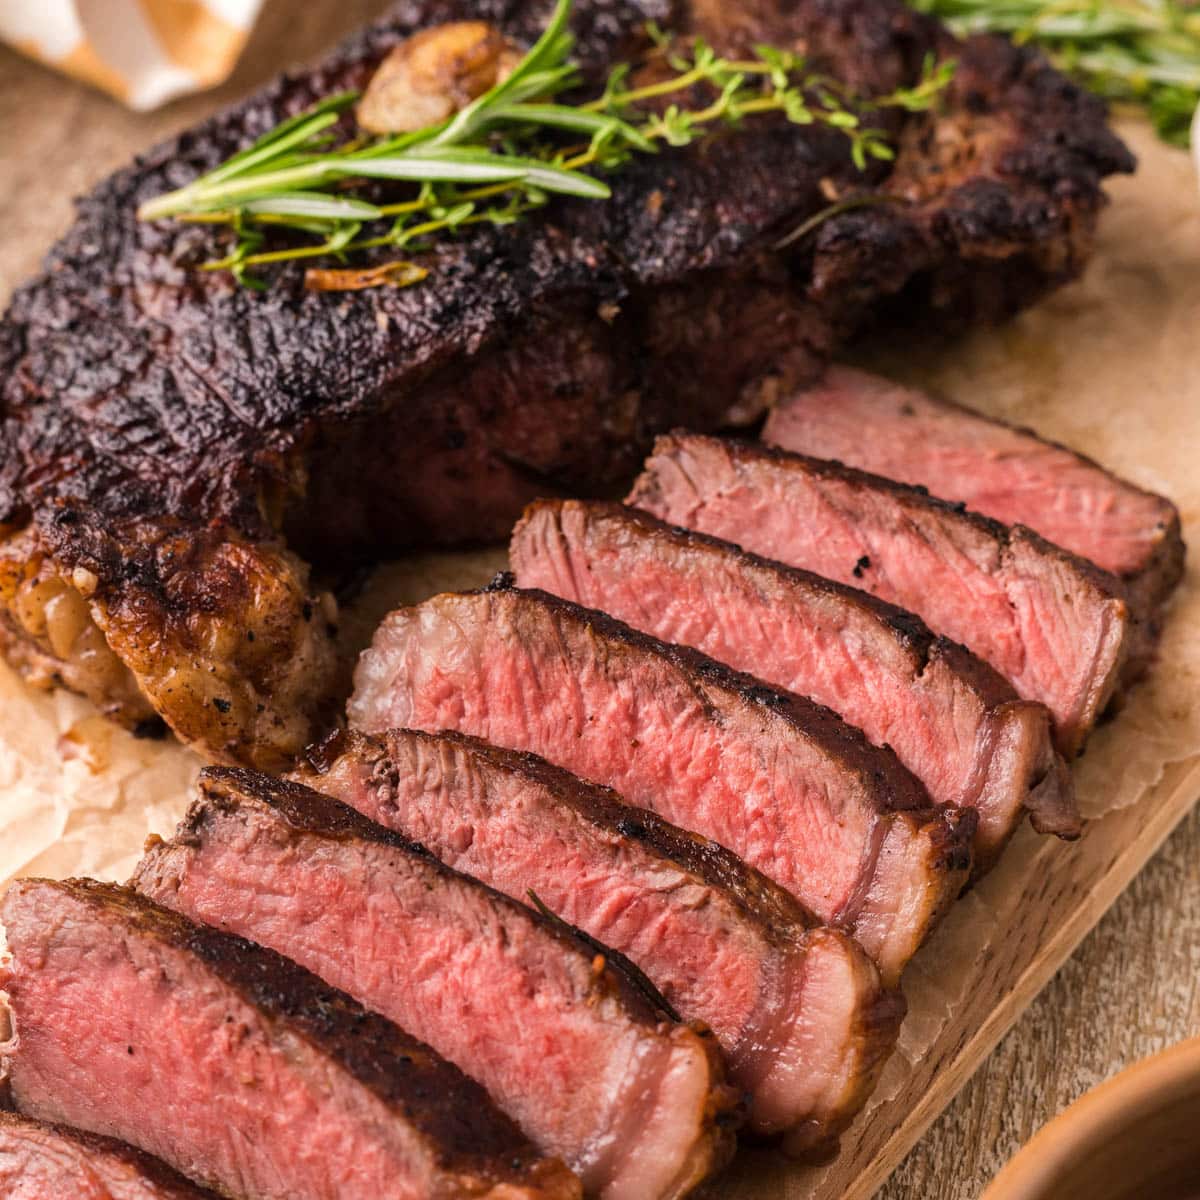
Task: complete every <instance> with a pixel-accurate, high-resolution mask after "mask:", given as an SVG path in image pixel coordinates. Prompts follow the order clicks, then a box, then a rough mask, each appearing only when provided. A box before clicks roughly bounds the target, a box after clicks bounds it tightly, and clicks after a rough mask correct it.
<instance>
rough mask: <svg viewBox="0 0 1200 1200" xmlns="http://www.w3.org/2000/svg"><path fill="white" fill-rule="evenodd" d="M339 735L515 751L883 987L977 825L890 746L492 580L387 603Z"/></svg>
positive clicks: (936, 903)
mask: <svg viewBox="0 0 1200 1200" xmlns="http://www.w3.org/2000/svg"><path fill="white" fill-rule="evenodd" d="M355 684H356V687H355V693H354V696H353V697H352V699H351V701H350V706H349V716H350V722H351V725H353V726H355V727H357V728H359V729H362V730H365V731H367V732H375V733H378V732H382V731H384V730H387V729H391V728H409V727H411V728H414V729H426V730H438V729H457V730H459V731H460V732H463V733H470V734H474V735H476V736H478V737H483V738H486V739H487V740H488V741H491V742H495V743H497V744H498V745H501V746H508V747H511V748H513V749H518V750H529V751H532V752H533V753H536V754H541V755H543V756H545V757H546V758H549V759H550V760H551V761H552V762H557V763H558V765H560V766H563V767H566V768H567V769H568V770H571V771H574V772H575V773H576V774H577V775H581V776H583V777H584V778H585V779H592V780H595V781H596V782H599V783H604V784H608V785H610V786H612V787H615V788H616V789H617V790H618V791H619V792H620V793H621V794H622V795H623V796H624V797H625V798H626V799H627V800H628V801H630V802H631V803H633V804H636V805H638V806H639V807H642V808H648V809H651V810H652V811H654V812H656V813H658V814H659V815H660V816H662V817H664V818H665V819H666V820H668V821H671V822H673V823H674V824H676V825H682V826H683V827H684V828H686V829H691V830H694V831H695V832H697V833H700V834H703V835H704V836H705V837H710V838H712V839H713V840H714V841H717V842H720V843H721V844H722V845H723V846H727V847H728V848H729V849H731V850H733V851H734V852H735V853H736V854H739V855H741V857H742V858H744V859H745V860H746V861H747V862H749V863H750V865H751V866H754V867H757V868H758V869H759V870H760V871H762V872H763V873H764V874H765V875H767V876H769V877H770V878H772V879H774V880H775V881H776V882H777V883H779V884H782V885H783V886H784V887H785V888H787V889H788V890H789V891H790V892H792V893H793V894H794V895H795V896H796V897H797V898H798V899H799V900H800V901H801V903H803V904H805V905H806V906H807V907H808V908H809V909H811V910H812V911H813V912H814V913H815V914H816V915H817V916H818V917H819V918H820V919H821V920H822V921H825V922H829V923H832V924H836V925H839V926H842V927H844V928H846V929H851V930H853V931H854V933H855V935H856V936H857V937H858V938H859V939H860V941H862V943H863V944H864V946H865V947H866V948H867V951H868V952H869V953H870V954H871V956H872V957H873V958H874V959H875V961H876V962H877V963H878V964H879V966H880V969H881V971H882V973H883V976H884V978H885V980H887V981H889V982H891V981H893V980H894V979H895V978H896V977H897V976H898V974H899V972H900V970H901V968H902V967H903V965H904V963H905V962H907V961H908V959H909V957H910V956H911V955H912V953H913V952H914V951H915V950H916V948H917V947H918V946H919V945H920V943H921V941H922V939H923V938H924V936H925V934H926V933H927V932H928V930H929V929H930V928H931V926H932V925H933V923H934V922H935V921H936V920H937V918H938V917H939V916H940V914H941V912H942V911H943V910H944V908H945V907H946V905H947V904H948V903H949V902H950V901H951V900H952V899H953V898H954V896H956V895H957V894H958V891H959V889H960V888H961V886H962V883H963V880H964V878H965V875H966V872H967V870H968V868H969V866H970V838H971V835H972V833H973V832H974V825H975V821H974V817H973V815H971V816H970V819H969V820H968V819H966V817H965V816H964V815H963V814H962V813H961V812H955V811H954V810H942V809H934V808H932V807H930V802H929V798H928V796H927V795H926V793H925V791H924V789H923V788H922V787H921V786H920V784H918V783H917V781H916V780H915V779H914V778H913V777H912V776H911V775H910V774H909V773H908V772H907V771H906V770H905V769H904V768H903V767H902V766H901V765H900V763H899V761H898V760H897V759H896V757H895V755H894V754H892V753H891V751H888V750H881V749H879V748H878V747H875V746H872V745H871V744H870V743H869V742H868V741H867V740H866V738H865V737H863V735H862V734H861V733H860V732H859V731H858V730H857V729H854V728H852V727H851V726H849V725H846V724H845V722H843V721H842V720H840V718H838V717H837V716H836V714H834V713H832V712H831V711H830V710H829V709H827V708H822V707H821V706H820V705H817V704H814V703H813V702H812V701H810V700H804V699H802V698H801V697H798V696H792V695H789V694H787V693H785V692H778V691H775V690H774V689H773V688H770V687H768V686H766V685H765V684H764V683H762V682H761V681H760V680H757V679H754V678H752V677H751V676H748V675H741V674H738V673H737V672H734V671H731V670H730V669H729V668H728V667H725V666H723V665H722V664H720V663H718V662H715V661H714V660H713V659H710V658H707V657H705V656H704V655H703V654H699V653H697V652H696V651H695V650H692V649H690V648H687V647H682V646H670V645H667V644H666V643H664V642H660V641H658V640H657V639H655V638H651V637H648V636H646V635H645V634H642V633H638V632H637V631H635V630H633V629H631V628H630V627H629V626H627V625H624V624H622V623H621V622H619V621H615V620H613V619H612V618H611V617H608V616H606V615H605V614H604V613H599V612H594V611H592V610H590V609H585V608H581V607H579V606H578V605H575V604H569V603H567V602H566V601H563V600H559V599H557V598H555V597H552V596H549V595H547V594H545V593H543V592H533V591H518V590H516V589H513V588H512V587H510V586H507V584H505V583H504V582H503V581H501V582H500V583H499V584H498V585H495V586H493V588H491V589H488V590H485V591H482V592H475V593H469V594H465V595H443V596H435V597H434V598H433V599H431V600H427V601H426V602H425V603H424V604H421V605H418V606H417V607H416V608H408V609H399V610H397V611H396V612H393V613H392V614H391V615H390V616H388V617H387V618H386V619H385V620H384V622H383V624H382V625H381V626H380V627H379V630H378V631H377V633H376V635H375V640H374V643H373V644H372V646H371V648H370V649H369V650H367V651H366V652H364V654H363V656H362V658H361V659H360V660H359V664H358V669H357V671H356V674H355Z"/></svg>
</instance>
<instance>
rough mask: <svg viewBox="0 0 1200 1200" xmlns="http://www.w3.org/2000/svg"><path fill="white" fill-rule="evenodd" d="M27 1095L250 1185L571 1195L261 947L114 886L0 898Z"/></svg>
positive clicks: (242, 1189)
mask: <svg viewBox="0 0 1200 1200" xmlns="http://www.w3.org/2000/svg"><path fill="white" fill-rule="evenodd" d="M2 912H3V920H4V925H5V927H6V929H7V933H8V946H9V950H10V951H11V953H12V956H13V959H12V963H11V965H10V966H9V967H8V969H7V971H6V977H5V979H4V987H5V989H6V990H7V992H8V997H9V1006H10V1009H11V1012H12V1015H13V1020H14V1023H15V1030H16V1036H15V1038H14V1039H13V1040H12V1041H10V1042H9V1043H8V1045H6V1046H5V1047H4V1056H5V1066H6V1068H7V1071H8V1076H9V1081H10V1085H11V1087H12V1092H13V1096H14V1098H15V1100H16V1103H17V1105H18V1107H19V1108H20V1109H21V1111H22V1112H25V1113H28V1114H29V1115H31V1116H34V1117H38V1118H40V1119H42V1120H47V1121H61V1122H65V1123H66V1124H69V1125H74V1126H76V1127H78V1128H80V1129H86V1130H88V1131H89V1132H92V1133H98V1134H102V1135H104V1136H108V1137H117V1138H120V1139H121V1140H123V1141H126V1142H129V1143H130V1144H131V1145H134V1146H137V1147H138V1148H139V1149H141V1150H144V1151H146V1152H147V1153H149V1154H155V1155H157V1156H158V1157H159V1158H161V1159H163V1160H164V1161H165V1162H167V1163H169V1164H170V1165H171V1166H172V1167H174V1168H175V1169H176V1170H178V1171H180V1172H181V1173H182V1174H184V1175H186V1176H188V1177H189V1178H191V1179H195V1180H198V1181H200V1182H202V1183H204V1184H205V1185H207V1186H209V1187H212V1188H213V1189H214V1190H216V1191H218V1192H220V1193H221V1194H222V1195H229V1196H238V1197H242V1198H243V1200H310V1198H311V1200H379V1197H381V1196H387V1197H389V1200H390V1198H391V1197H396V1198H397V1200H420V1198H422V1197H426V1196H435V1195H436V1196H447V1197H450V1196H461V1197H467V1196H470V1197H479V1198H485V1197H486V1198H488V1200H518V1198H522V1200H549V1198H550V1197H555V1198H559V1197H563V1198H565V1197H579V1196H580V1194H581V1193H580V1187H579V1181H578V1180H577V1179H576V1178H575V1176H574V1175H572V1174H571V1172H570V1171H568V1170H567V1168H566V1167H565V1166H563V1164H562V1163H561V1162H558V1161H556V1160H553V1159H545V1158H542V1157H541V1156H540V1155H539V1154H538V1153H537V1151H536V1150H535V1149H534V1147H533V1146H532V1145H531V1144H530V1143H529V1142H528V1141H527V1140H526V1139H525V1137H524V1136H522V1134H521V1133H520V1132H519V1131H518V1130H517V1128H516V1126H515V1125H513V1124H512V1123H511V1122H510V1121H509V1120H508V1119H507V1118H506V1117H504V1116H503V1115H502V1114H501V1113H500V1112H498V1111H497V1110H496V1109H495V1107H494V1106H493V1105H492V1103H491V1101H490V1100H489V1099H488V1096H487V1093H486V1092H485V1091H484V1090H483V1088H481V1087H480V1086H479V1085H478V1084H476V1083H473V1082H472V1081H471V1080H469V1079H467V1077H466V1076H465V1075H463V1074H462V1072H460V1071H459V1070H458V1069H457V1068H456V1067H452V1066H451V1065H450V1064H449V1063H447V1062H445V1061H443V1060H442V1059H440V1058H438V1056H437V1055H436V1054H434V1053H433V1051H431V1050H430V1049H429V1048H428V1047H427V1046H424V1045H422V1044H421V1043H420V1042H418V1041H417V1040H416V1039H415V1038H412V1037H409V1036H408V1034H406V1033H402V1032H401V1031H400V1030H399V1029H398V1028H397V1027H396V1026H394V1025H393V1024H391V1022H389V1021H385V1020H384V1019H383V1018H382V1017H378V1016H375V1015H374V1014H372V1013H368V1012H367V1011H366V1010H365V1009H364V1008H362V1007H361V1006H360V1005H358V1004H357V1003H355V1002H354V1001H352V1000H351V999H350V997H349V996H346V995H343V994H342V993H341V992H337V991H335V990H333V989H332V988H330V987H327V986H326V985H325V984H323V983H321V981H320V980H318V979H317V978H316V976H314V975H310V974H309V973H308V972H307V971H305V970H303V969H302V968H300V967H298V966H296V965H295V964H294V963H291V962H289V961H288V960H287V959H285V958H281V957H280V956H279V955H277V954H274V953H273V952H271V951H269V950H264V949H261V948H260V947H258V946H254V945H251V944H250V943H249V942H245V941H243V940H242V939H241V938H236V937H231V936H229V935H228V934H224V933H219V932H217V931H216V930H213V929H206V928H203V927H201V926H197V925H193V924H192V922H190V921H188V920H186V919H185V918H183V917H181V916H179V915H178V914H176V913H172V912H170V911H169V910H167V909H164V908H161V907H159V906H158V905H157V904H154V903H152V902H151V901H149V900H146V899H145V898H143V897H141V896H139V895H137V894H136V893H135V892H132V891H130V890H129V889H127V888H118V887H114V886H112V885H110V884H100V883H95V882H93V881H91V880H78V879H77V880H68V881H66V882H54V881H50V880H41V879H23V880H18V881H17V882H16V883H14V884H13V885H12V886H11V887H10V888H9V890H8V892H7V894H6V895H5V898H4V902H3V906H2Z"/></svg>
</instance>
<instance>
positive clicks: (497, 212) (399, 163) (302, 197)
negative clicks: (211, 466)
mask: <svg viewBox="0 0 1200 1200" xmlns="http://www.w3.org/2000/svg"><path fill="white" fill-rule="evenodd" d="M570 5H571V0H558V4H557V6H556V8H555V10H554V14H553V17H552V19H551V21H550V24H549V25H548V26H547V28H546V30H545V32H544V33H543V34H542V36H541V37H540V38H539V39H538V41H537V42H536V44H535V45H534V46H533V47H532V48H531V49H530V51H529V52H528V53H527V54H526V55H525V57H524V58H523V59H522V60H521V61H520V63H519V64H518V65H517V67H516V68H515V69H514V70H513V72H512V73H511V74H510V75H509V76H508V77H507V78H506V79H504V80H503V81H502V82H500V83H498V84H497V85H496V86H495V87H493V88H491V89H490V90H489V91H487V92H485V93H483V94H482V95H481V96H479V97H478V98H477V99H475V100H474V101H472V102H471V103H470V104H468V105H467V106H466V107H465V108H463V109H462V110H460V111H459V112H457V113H456V114H454V115H453V116H452V117H449V118H447V119H446V120H444V121H442V122H440V123H438V124H436V125H431V126H428V127H426V128H424V129H420V130H417V131H415V132H412V133H404V134H400V135H395V136H383V137H364V136H363V135H362V134H361V133H360V132H354V133H353V134H351V135H345V134H343V136H342V140H339V135H338V133H337V129H343V130H344V123H345V121H344V119H345V114H346V113H347V112H348V110H349V109H350V108H351V107H352V105H354V103H355V102H356V100H357V98H358V97H357V94H356V93H350V92H348V93H343V94H341V95H337V96H331V97H329V98H327V99H326V100H323V101H321V102H320V103H319V104H317V105H315V106H314V107H312V108H311V109H309V110H308V111H306V112H304V113H301V114H299V115H298V116H296V117H293V118H291V119H290V120H288V121H286V122H284V123H283V124H281V125H279V126H278V127H277V128H275V129H273V130H271V131H270V132H269V133H267V134H265V135H264V136H263V137H261V138H259V139H258V141H256V142H255V143H254V144H253V145H252V146H250V147H248V148H247V149H246V150H243V151H242V152H241V153H239V154H236V155H234V156H233V157H232V158H230V159H229V160H228V161H227V162H225V163H222V164H221V165H220V166H219V167H217V168H216V169H215V170H213V171H210V172H208V173H207V174H205V175H203V176H201V177H200V178H199V179H196V180H195V181H194V182H192V183H190V184H188V185H186V186H185V187H182V188H179V189H178V190H176V191H173V192H169V193H167V194H165V195H162V196H157V197H155V198H154V199H152V200H149V201H147V202H146V203H145V204H143V205H142V206H141V208H140V209H139V210H138V215H139V216H140V217H141V218H142V219H144V220H159V219H162V218H175V219H177V220H183V221H191V222H202V223H208V224H224V225H229V226H231V227H232V228H233V230H234V232H235V235H236V240H235V245H234V249H233V250H232V251H231V252H230V253H229V254H228V255H227V256H225V257H224V258H222V259H220V260H218V261H215V262H210V263H207V264H205V268H206V269H209V270H229V271H232V272H233V273H234V274H235V275H236V276H237V278H238V279H240V280H241V281H243V282H245V283H247V284H251V285H258V282H257V281H256V280H255V279H254V277H253V276H252V275H251V273H250V272H251V270H252V268H254V267H256V266H260V265H263V264H266V263H274V262H281V261H285V260H290V259H317V258H322V257H325V256H333V257H334V258H336V259H337V260H338V261H345V260H346V257H347V256H348V255H351V254H353V253H354V252H356V251H361V250H367V249H371V248H374V247H380V246H391V247H396V248H398V249H400V248H406V247H408V248H419V247H422V246H424V245H426V244H427V243H428V241H429V239H431V238H432V237H434V236H435V235H445V234H453V233H454V232H456V231H458V230H460V229H463V228H464V227H467V226H470V225H476V224H481V223H491V224H493V225H503V224H508V223H511V222H513V221H516V220H519V219H520V218H521V217H522V216H524V215H525V214H526V213H528V212H530V211H532V210H534V209H537V208H540V207H542V206H543V205H545V204H546V203H547V202H548V201H549V200H550V199H551V197H553V196H557V195H568V196H578V197H583V198H587V199H594V200H603V199H606V198H607V197H608V196H610V195H611V189H610V188H609V185H608V184H607V183H606V182H605V179H604V176H605V175H607V174H609V173H612V172H615V171H618V170H619V169H620V168H621V167H622V166H623V165H624V164H625V163H626V162H627V161H629V159H630V158H631V157H633V156H634V155H635V154H652V153H656V152H657V151H658V148H659V147H660V146H662V145H667V146H686V145H689V144H690V143H692V142H694V141H696V140H697V139H699V138H701V137H703V136H705V134H706V133H707V132H709V131H710V130H711V129H712V128H713V127H715V126H718V125H722V124H726V125H727V124H736V123H738V122H740V121H743V120H745V119H747V118H750V117H754V116H758V115H761V114H765V113H780V114H783V115H784V116H786V118H787V119H788V120H789V121H792V122H794V123H796V124H799V125H825V126H828V127H830V128H833V129H837V130H839V131H841V132H842V133H843V134H844V135H845V136H846V138H847V140H848V143H849V150H850V154H851V156H852V158H853V161H854V162H855V163H856V164H857V166H858V167H859V169H865V167H866V166H867V164H868V163H869V162H870V161H872V160H887V159H890V158H891V157H892V156H893V151H892V149H891V147H890V145H889V144H888V142H887V140H886V138H885V136H884V134H883V132H882V131H881V130H880V129H878V128H876V127H874V126H873V125H871V124H870V123H869V121H868V118H869V114H871V113H872V112H874V111H878V110H879V109H883V108H901V109H904V110H907V111H910V112H918V111H923V110H925V109H928V108H929V107H930V106H931V105H933V104H934V103H935V102H936V100H937V97H938V95H939V94H940V93H941V91H942V90H943V89H944V88H945V87H946V85H947V83H948V82H949V80H950V78H951V76H952V74H953V69H954V68H953V64H952V63H940V64H934V63H932V62H931V63H928V64H926V68H925V71H924V73H923V76H922V78H921V79H920V81H919V82H918V83H917V85H916V86H914V87H911V88H901V89H898V90H896V91H895V92H892V93H890V94H889V95H886V96H882V97H876V98H874V99H870V100H866V99H862V98H859V97H855V96H853V95H851V94H850V92H849V91H848V90H847V89H846V88H845V87H844V86H843V85H841V84H839V83H838V81H837V80H835V79H832V78H829V77H828V76H826V75H823V74H821V73H819V72H817V71H815V70H813V69H812V68H811V67H810V66H809V65H808V64H807V62H806V60H805V59H804V58H803V57H802V56H800V55H797V54H792V53H789V52H786V51H782V50H777V49H774V48H772V47H769V46H760V47H756V49H755V51H754V56H753V57H751V58H747V59H745V60H735V59H727V58H723V57H721V56H719V55H718V54H717V53H716V52H715V51H714V50H713V49H712V48H711V47H710V46H708V45H707V44H706V43H704V42H703V41H701V40H699V39H697V40H695V41H693V42H692V43H691V44H690V45H688V46H687V47H686V49H683V48H680V47H677V46H675V45H674V44H673V43H671V42H670V41H669V40H668V39H667V37H666V36H665V35H663V34H662V33H660V32H659V31H657V30H651V33H652V36H653V37H654V39H655V40H656V41H657V42H658V45H659V53H660V54H661V55H662V57H663V58H664V60H665V62H666V65H667V66H668V67H669V68H670V70H671V71H672V72H673V74H671V75H669V76H667V77H665V78H661V79H657V80H656V81H655V82H653V83H647V84H643V85H641V86H633V85H632V84H631V83H630V75H631V68H630V66H629V65H628V64H621V65H619V66H617V67H616V68H615V69H614V70H613V71H612V72H611V73H610V75H609V77H608V79H607V82H606V85H605V87H604V90H603V92H602V93H601V94H600V95H599V96H598V97H596V98H595V99H593V100H590V101H587V102H584V103H579V104H566V103H562V102H560V100H559V97H560V96H562V95H563V94H564V93H567V92H570V91H571V90H572V89H573V88H577V87H578V85H579V82H580V81H579V75H578V72H577V71H576V69H575V67H574V66H573V64H572V63H571V60H570V54H571V50H572V48H573V37H572V35H571V33H570V31H569V30H568V28H567V19H568V17H569V15H570ZM698 95H699V96H701V97H703V102H702V103H700V104H699V105H696V104H695V103H694V102H695V98H696V97H697V96H698ZM647 105H651V107H649V108H647V107H646V106H647ZM366 181H384V182H385V183H395V184H399V185H401V186H405V185H407V187H408V189H409V190H408V194H407V195H404V194H403V193H401V195H400V196H399V197H397V198H396V199H395V200H394V201H391V200H389V199H386V198H385V199H381V198H380V195H381V192H380V189H379V187H378V186H376V187H375V188H374V189H373V190H372V191H371V192H370V194H369V198H368V196H366V195H364V194H363V193H362V188H361V185H362V184H363V183H364V182H366ZM414 189H415V190H414ZM269 233H274V234H276V235H280V234H285V235H289V238H288V240H287V241H286V242H285V243H284V244H282V245H271V246H268V245H267V244H266V239H267V235H268V234H269ZM297 237H300V238H303V237H313V238H316V239H317V240H316V241H314V242H311V243H308V244H305V243H303V242H297V241H296V238H297ZM408 267H411V264H405V263H398V264H395V266H394V268H389V269H386V270H381V271H379V272H378V273H377V278H378V280H379V281H380V282H385V281H386V282H392V283H398V282H400V281H404V282H412V281H415V280H416V279H419V278H423V277H424V274H425V272H423V271H421V270H419V269H417V268H415V267H413V268H412V269H411V270H410V269H406V268H408ZM346 274H347V278H348V280H349V278H350V277H351V276H352V277H353V281H352V282H348V284H347V286H354V287H361V286H367V284H366V283H364V282H363V281H364V280H366V279H371V278H375V277H376V276H373V275H372V274H371V273H370V272H363V271H351V272H347V273H346ZM336 279H337V272H334V271H324V272H323V273H322V274H321V277H320V282H314V279H313V278H310V280H309V282H310V284H312V285H313V286H322V287H332V286H336Z"/></svg>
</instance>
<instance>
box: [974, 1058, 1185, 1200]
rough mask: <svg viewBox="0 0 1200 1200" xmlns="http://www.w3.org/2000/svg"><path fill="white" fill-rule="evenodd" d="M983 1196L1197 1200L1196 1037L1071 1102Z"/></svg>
mask: <svg viewBox="0 0 1200 1200" xmlns="http://www.w3.org/2000/svg"><path fill="white" fill-rule="evenodd" d="M983 1200H1200V1038H1194V1039H1193V1040H1191V1041H1188V1042H1181V1043H1180V1044H1179V1045H1178V1046H1173V1047H1171V1049H1169V1050H1164V1051H1163V1052H1162V1053H1161V1054H1156V1055H1154V1056H1153V1057H1151V1058H1147V1059H1145V1060H1144V1061H1143V1062H1140V1063H1137V1064H1135V1065H1134V1066H1132V1067H1130V1068H1129V1069H1128V1070H1125V1071H1122V1072H1121V1074H1119V1075H1117V1076H1115V1077H1114V1078H1112V1079H1110V1080H1108V1081H1107V1082H1106V1083H1102V1084H1101V1085H1100V1086H1099V1087H1097V1088H1095V1089H1093V1090H1092V1091H1090V1092H1089V1093H1088V1094H1087V1095H1086V1096H1084V1097H1082V1098H1081V1099H1079V1100H1077V1101H1076V1102H1075V1103H1074V1104H1072V1105H1071V1107H1070V1108H1068V1109H1067V1110H1066V1111H1065V1112H1062V1113H1060V1114H1059V1115H1058V1116H1057V1117H1055V1118H1054V1120H1052V1121H1051V1122H1049V1124H1047V1125H1046V1126H1044V1127H1043V1128H1042V1129H1041V1130H1040V1131H1039V1132H1038V1134H1037V1136H1036V1137H1034V1138H1033V1140H1032V1141H1031V1142H1029V1143H1028V1145H1026V1146H1025V1147H1024V1148H1023V1149H1022V1150H1021V1151H1020V1153H1019V1154H1017V1156H1016V1157H1015V1158H1014V1159H1013V1160H1012V1161H1011V1162H1010V1163H1009V1164H1008V1166H1006V1167H1005V1168H1004V1170H1003V1171H1001V1172H1000V1174H999V1175H997V1176H996V1178H995V1179H994V1180H993V1181H992V1185H991V1187H989V1188H988V1190H987V1192H985V1193H984V1198H983Z"/></svg>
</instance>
